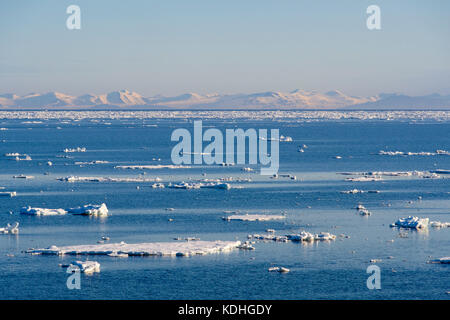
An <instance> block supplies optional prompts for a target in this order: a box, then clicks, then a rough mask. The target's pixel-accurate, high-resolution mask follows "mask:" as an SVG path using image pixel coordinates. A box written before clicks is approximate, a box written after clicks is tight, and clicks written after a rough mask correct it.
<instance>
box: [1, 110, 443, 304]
mask: <svg viewBox="0 0 450 320" xmlns="http://www.w3.org/2000/svg"><path fill="white" fill-rule="evenodd" d="M449 114H450V112H445V111H441V112H439V111H432V112H413V111H411V112H409V111H402V112H394V111H393V112H384V111H383V112H376V111H374V112H369V111H354V112H331V111H330V112H328V113H327V112H325V111H323V112H322V111H321V112H319V111H317V112H314V111H310V112H302V111H298V112H294V111H285V112H283V111H273V112H270V111H266V112H260V113H258V112H256V111H211V112H207V111H203V112H196V111H185V112H182V111H155V112H145V111H90V112H88V111H83V110H72V111H62V112H56V111H21V112H17V111H1V112H0V127H1V129H0V187H3V189H2V190H0V191H1V192H12V191H15V192H16V196H13V197H9V196H2V197H0V228H2V227H4V226H6V224H7V223H10V224H13V223H15V222H18V223H19V233H18V234H0V299H58V300H59V299H63V300H65V299H76V300H78V299H151V300H159V299H189V300H190V299H192V300H196V299H249V300H252V299H289V300H291V299H388V300H390V299H402V300H403V299H433V300H435V299H447V300H448V299H449V298H450V294H449V292H450V265H449V264H437V263H429V262H430V261H432V260H434V259H439V258H442V257H448V256H450V228H435V227H431V226H430V227H428V228H425V229H423V230H413V229H399V228H397V227H391V226H390V225H391V224H392V223H394V222H395V221H397V220H398V219H399V218H405V217H408V216H417V217H420V218H429V219H430V221H441V222H450V188H449V187H450V180H449V177H450V175H449V174H446V171H445V170H450V153H449V152H448V151H449V150H450V115H449ZM194 120H202V123H203V127H204V129H205V130H206V129H208V128H217V129H218V130H220V131H221V132H225V130H226V129H237V128H242V129H243V130H247V129H251V128H253V129H255V130H259V129H269V130H270V129H278V130H279V133H280V135H284V136H285V137H291V138H292V141H280V142H279V170H278V177H273V176H267V175H261V174H260V170H259V169H260V165H258V164H256V165H251V164H236V165H233V166H222V165H220V164H212V165H208V164H192V165H189V166H184V167H173V168H170V167H164V166H166V165H173V162H172V158H171V152H172V148H173V147H174V146H175V144H176V142H174V141H172V140H171V135H172V133H173V132H174V130H176V129H179V128H184V129H187V130H188V131H190V132H193V123H194ZM205 145H206V143H205ZM76 148H80V149H78V152H64V150H65V149H76ZM84 148H85V149H84ZM438 150H439V152H437V151H438ZM66 151H75V150H66ZM80 151H81V152H80ZM382 151H384V152H382ZM8 153H9V154H11V153H18V154H20V156H19V159H24V155H28V156H29V157H30V158H31V160H19V161H18V160H16V159H15V156H7V155H6V154H8ZM49 162H50V163H49ZM50 164H51V165H50ZM133 165H134V166H146V165H147V166H148V165H162V166H163V167H162V168H158V167H156V168H153V169H123V168H120V166H133ZM118 166H119V168H118ZM244 168H251V169H253V171H245V170H244ZM435 171H436V172H437V173H436V172H435ZM20 175H23V176H32V177H33V178H29V179H24V178H19V177H17V176H20ZM70 176H74V177H97V178H98V177H103V178H111V179H110V181H107V180H106V181H105V180H100V181H75V182H67V181H61V179H60V178H65V177H70ZM157 177H158V178H159V179H160V183H162V184H164V185H166V187H165V188H153V187H152V185H153V184H154V182H151V181H150V180H151V178H155V179H156V178H157ZM294 177H295V178H294ZM361 177H366V178H365V179H366V180H369V181H358V179H357V178H361ZM373 177H375V179H371V178H373ZM127 178H145V179H147V180H145V179H143V180H142V181H134V182H133V181H131V182H130V181H128V182H127V181H126V179H127ZM348 178H350V179H348ZM351 178H356V179H351ZM159 179H158V180H159ZM205 179H209V180H210V181H225V179H228V180H227V181H228V182H227V183H229V185H230V186H231V188H230V189H228V190H226V189H215V188H200V189H181V188H180V189H175V188H168V187H167V186H168V185H169V184H170V183H172V184H176V183H180V182H193V183H194V182H198V181H202V180H205ZM218 179H219V180H218ZM220 179H222V180H220ZM62 180H64V179H62ZM94 180H95V179H94ZM362 180H364V178H363V179H362ZM371 180H374V181H371ZM354 189H356V190H357V191H355V192H357V193H346V191H350V190H354ZM359 191H363V192H359ZM368 191H372V192H368ZM101 203H105V204H106V205H107V207H108V209H109V213H108V216H106V217H95V216H77V215H71V214H66V215H60V216H31V215H24V214H21V213H20V211H21V210H22V208H23V207H28V206H30V207H38V208H72V207H77V206H81V205H86V204H101ZM359 204H361V205H363V206H364V207H365V208H367V210H368V211H369V212H370V213H371V214H370V215H362V214H361V212H359V211H358V210H356V209H355V208H356V206H358V205H359ZM232 214H259V215H265V214H268V215H284V216H285V218H284V219H282V220H272V221H233V220H232V221H226V220H224V219H223V218H224V217H227V216H229V215H232ZM267 229H274V230H275V235H280V236H283V235H287V234H295V233H299V232H301V231H306V232H310V233H312V234H320V233H321V232H329V233H331V234H333V235H336V239H335V240H333V241H314V242H305V243H303V242H292V241H288V242H279V241H270V240H269V241H260V240H251V241H252V242H254V243H252V244H251V245H252V246H253V247H254V250H240V249H235V250H232V251H230V252H221V253H214V254H208V255H194V256H130V257H128V258H117V257H109V256H104V255H95V256H70V255H61V256H58V255H55V256H54V255H32V254H29V253H27V250H29V249H30V248H35V249H36V248H48V247H50V246H52V245H54V246H69V245H70V246H71V245H83V244H97V243H98V242H99V241H101V239H102V237H108V238H109V239H110V240H108V242H110V243H119V242H122V241H123V242H126V243H129V244H133V243H143V242H173V241H177V240H174V239H175V238H181V239H184V238H187V237H194V238H199V239H201V240H205V241H209V240H211V241H215V240H224V241H231V240H233V241H234V240H239V241H242V242H244V241H247V240H248V236H249V235H254V234H260V235H261V234H263V235H265V234H267ZM178 241H180V240H178ZM181 241H185V240H181ZM76 260H81V261H85V260H92V261H97V262H99V263H100V265H101V271H100V272H98V273H93V274H90V275H89V274H81V275H80V284H81V286H80V289H70V288H69V287H68V286H67V280H68V277H69V276H70V275H71V274H68V273H67V272H66V269H65V268H62V267H61V265H64V264H70V263H71V262H72V261H76ZM374 265H375V266H376V267H378V270H379V273H378V276H379V278H378V281H379V285H380V286H379V288H373V286H372V287H371V286H370V285H368V282H370V281H371V279H373V278H370V277H371V276H373V273H372V272H371V271H370V270H373V269H371V268H370V267H371V266H374ZM271 267H284V268H288V269H289V272H287V273H279V272H269V271H268V270H269V268H271Z"/></svg>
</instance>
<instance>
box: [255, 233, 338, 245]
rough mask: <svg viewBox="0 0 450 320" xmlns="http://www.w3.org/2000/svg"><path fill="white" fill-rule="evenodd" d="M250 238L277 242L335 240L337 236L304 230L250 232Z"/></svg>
mask: <svg viewBox="0 0 450 320" xmlns="http://www.w3.org/2000/svg"><path fill="white" fill-rule="evenodd" d="M247 238H248V239H255V240H264V241H276V242H288V241H293V242H314V241H333V240H336V236H335V235H334V234H331V233H329V232H320V233H316V234H313V233H310V232H307V231H302V232H300V233H294V234H287V235H284V236H277V235H274V234H270V233H269V234H265V235H264V234H263V235H261V234H249V235H248V236H247Z"/></svg>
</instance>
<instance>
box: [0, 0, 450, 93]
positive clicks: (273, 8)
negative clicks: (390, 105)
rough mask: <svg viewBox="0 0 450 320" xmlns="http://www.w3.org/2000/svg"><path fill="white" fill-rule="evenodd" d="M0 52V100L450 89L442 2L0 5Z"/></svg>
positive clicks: (16, 0)
mask: <svg viewBox="0 0 450 320" xmlns="http://www.w3.org/2000/svg"><path fill="white" fill-rule="evenodd" d="M71 4H76V5H78V6H80V8H81V30H72V31H70V30H68V29H67V28H66V19H67V17H68V14H66V8H67V7H68V6H69V5H71ZM371 4H376V5H379V6H380V8H381V27H382V29H381V30H376V31H370V30H368V29H367V27H366V18H367V16H368V15H367V14H366V8H367V7H368V6H369V5H371ZM0 49H1V50H0V93H6V92H13V93H18V94H25V93H29V92H47V91H60V92H64V93H68V94H73V95H78V94H83V93H97V94H98V93H104V92H109V91H113V90H118V89H130V90H134V91H137V92H139V93H141V94H143V95H144V96H152V95H156V94H164V95H177V94H181V93H185V92H198V93H211V92H217V93H240V92H259V91H268V90H274V91H291V90H294V89H297V88H299V89H306V90H311V89H315V90H319V91H328V90H333V89H338V90H342V91H343V92H345V93H348V94H354V95H362V96H367V95H373V94H378V93H380V92H401V93H405V94H410V95H421V94H428V93H432V92H438V93H442V94H450V1H448V0H422V1H418V0H371V1H366V0H328V1H325V0H306V1H302V0H292V1H289V0H271V1H267V0H237V1H236V0H221V1H216V0H191V1H187V0H159V1H149V0H147V1H138V0H135V1H132V0H131V1H115V0H70V1H65V0H28V1H25V0H22V1H21V0H1V2H0Z"/></svg>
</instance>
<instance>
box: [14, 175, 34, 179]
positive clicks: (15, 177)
mask: <svg viewBox="0 0 450 320" xmlns="http://www.w3.org/2000/svg"><path fill="white" fill-rule="evenodd" d="M13 178H14V179H34V176H26V175H24V174H19V175H17V176H13Z"/></svg>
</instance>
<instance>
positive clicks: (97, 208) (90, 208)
mask: <svg viewBox="0 0 450 320" xmlns="http://www.w3.org/2000/svg"><path fill="white" fill-rule="evenodd" d="M67 212H69V213H71V214H79V215H85V216H106V215H108V208H107V207H106V204H104V203H102V204H100V205H95V204H87V205H84V206H81V207H76V208H71V209H67Z"/></svg>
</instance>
